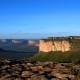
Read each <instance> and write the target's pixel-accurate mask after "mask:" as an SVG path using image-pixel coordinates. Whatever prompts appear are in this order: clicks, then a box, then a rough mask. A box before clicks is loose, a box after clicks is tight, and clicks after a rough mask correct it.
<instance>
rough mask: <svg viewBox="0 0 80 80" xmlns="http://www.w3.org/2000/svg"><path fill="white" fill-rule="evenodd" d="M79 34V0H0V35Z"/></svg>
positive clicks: (14, 36)
mask: <svg viewBox="0 0 80 80" xmlns="http://www.w3.org/2000/svg"><path fill="white" fill-rule="evenodd" d="M68 35H80V0H0V38H43V37H47V36H68Z"/></svg>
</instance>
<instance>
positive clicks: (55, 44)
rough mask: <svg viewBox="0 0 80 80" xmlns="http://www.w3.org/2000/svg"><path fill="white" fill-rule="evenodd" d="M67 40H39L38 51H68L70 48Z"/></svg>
mask: <svg viewBox="0 0 80 80" xmlns="http://www.w3.org/2000/svg"><path fill="white" fill-rule="evenodd" d="M70 47H71V45H70V43H69V41H66V40H63V41H44V40H40V44H39V51H43V52H50V51H62V52H64V51H69V50H70Z"/></svg>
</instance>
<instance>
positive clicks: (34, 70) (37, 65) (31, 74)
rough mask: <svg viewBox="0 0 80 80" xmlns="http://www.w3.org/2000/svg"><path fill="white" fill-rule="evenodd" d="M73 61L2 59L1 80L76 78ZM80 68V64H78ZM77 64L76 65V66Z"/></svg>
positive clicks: (73, 79) (59, 79) (68, 79)
mask: <svg viewBox="0 0 80 80" xmlns="http://www.w3.org/2000/svg"><path fill="white" fill-rule="evenodd" d="M67 65H68V66H69V67H72V64H71V63H53V62H43V63H42V62H35V61H34V62H32V61H26V60H3V61H0V80H75V75H73V74H71V70H70V69H71V68H69V67H67ZM76 66H77V68H78V69H80V65H76ZM76 66H75V67H76Z"/></svg>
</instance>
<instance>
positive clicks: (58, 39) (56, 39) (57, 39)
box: [43, 38, 69, 42]
mask: <svg viewBox="0 0 80 80" xmlns="http://www.w3.org/2000/svg"><path fill="white" fill-rule="evenodd" d="M43 40H44V42H48V41H52V42H53V41H63V40H66V41H69V40H68V39H60V38H55V39H43Z"/></svg>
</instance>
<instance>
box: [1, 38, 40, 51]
mask: <svg viewBox="0 0 80 80" xmlns="http://www.w3.org/2000/svg"><path fill="white" fill-rule="evenodd" d="M38 45H39V40H27V39H0V48H3V49H5V50H11V51H19V52H38V48H39V47H38Z"/></svg>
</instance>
